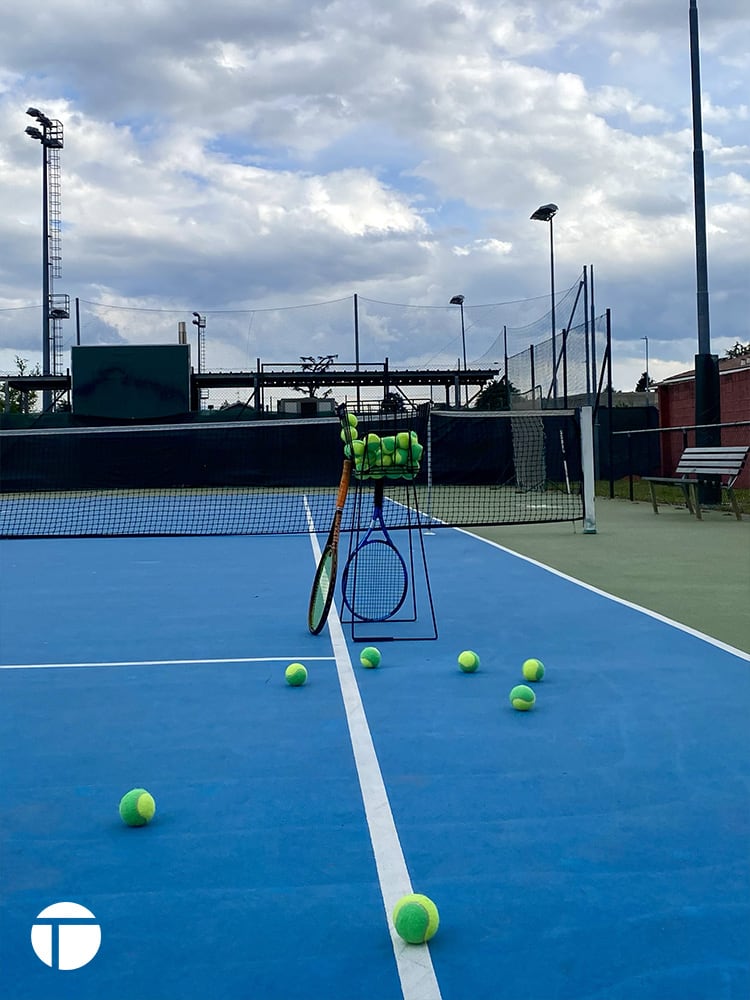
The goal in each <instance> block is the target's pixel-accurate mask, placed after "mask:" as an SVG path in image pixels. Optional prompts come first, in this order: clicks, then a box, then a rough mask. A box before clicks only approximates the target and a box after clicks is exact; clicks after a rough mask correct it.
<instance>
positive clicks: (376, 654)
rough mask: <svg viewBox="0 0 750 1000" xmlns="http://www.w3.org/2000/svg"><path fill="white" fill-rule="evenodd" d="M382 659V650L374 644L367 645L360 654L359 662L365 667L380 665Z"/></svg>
mask: <svg viewBox="0 0 750 1000" xmlns="http://www.w3.org/2000/svg"><path fill="white" fill-rule="evenodd" d="M381 659H382V657H381V655H380V650H379V649H376V648H375V647H374V646H367V648H366V649H363V650H362V652H361V653H360V654H359V662H360V663H361V664H362V666H363V667H379V666H380V661H381Z"/></svg>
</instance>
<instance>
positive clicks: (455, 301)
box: [449, 295, 469, 407]
mask: <svg viewBox="0 0 750 1000" xmlns="http://www.w3.org/2000/svg"><path fill="white" fill-rule="evenodd" d="M449 304H450V305H452V306H460V307H461V349H462V351H463V358H464V371H466V327H465V326H464V296H463V295H454V296H453V298H452V299H451V300H450V303H449ZM464 388H465V391H466V405H467V407H468V405H469V387H468V385H467V386H465V387H464Z"/></svg>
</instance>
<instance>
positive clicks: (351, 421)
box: [346, 413, 359, 427]
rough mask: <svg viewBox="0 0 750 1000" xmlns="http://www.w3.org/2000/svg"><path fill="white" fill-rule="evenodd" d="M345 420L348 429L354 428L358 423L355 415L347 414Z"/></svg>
mask: <svg viewBox="0 0 750 1000" xmlns="http://www.w3.org/2000/svg"><path fill="white" fill-rule="evenodd" d="M346 419H347V422H348V423H349V426H350V427H356V426H357V424H358V423H359V421H358V420H357V415H356V413H347V415H346Z"/></svg>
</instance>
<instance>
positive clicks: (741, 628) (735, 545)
mask: <svg viewBox="0 0 750 1000" xmlns="http://www.w3.org/2000/svg"><path fill="white" fill-rule="evenodd" d="M596 521H597V533H596V534H595V535H584V534H583V533H582V528H581V524H580V522H579V523H576V524H575V525H572V524H534V525H523V526H508V527H503V526H500V527H495V528H476V529H472V530H473V531H475V532H476V534H478V535H480V536H482V537H483V538H489V539H491V540H492V541H494V542H498V543H499V544H500V545H504V546H505V547H506V548H509V549H512V550H513V551H514V552H518V553H520V554H521V555H525V556H529V557H531V558H532V559H536V560H538V561H539V562H541V563H544V564H545V565H547V566H551V567H553V568H554V569H557V570H560V571H561V572H563V573H566V574H568V575H569V576H572V577H575V578H576V579H578V580H582V581H584V582H585V583H589V584H591V585H592V586H595V587H598V588H600V589H601V590H604V591H606V592H607V593H609V594H614V595H615V596H616V597H622V598H624V599H625V600H628V601H632V602H633V603H634V604H638V605H640V606H641V607H644V608H649V609H650V610H652V611H658V612H659V613H660V614H662V615H666V616H667V617H668V618H672V619H673V620H674V621H677V622H680V623H682V624H684V625H689V626H690V627H691V628H694V629H697V630H698V631H700V632H704V633H705V634H706V635H710V636H713V637H714V638H716V639H720V640H721V641H722V642H726V643H728V644H729V645H730V646H735V647H736V648H738V649H741V650H744V651H746V652H750V518H749V517H748V516H747V515H745V516H744V517H743V519H742V521H737V519H736V518H735V517H734V515H733V514H727V513H722V512H718V511H705V512H704V513H703V520H702V521H698V520H697V519H696V518H695V517H693V515H691V514H689V513H688V511H687V510H686V509H685V508H684V507H682V508H678V507H669V506H664V507H660V508H659V513H658V514H654V511H653V509H652V507H651V504H650V503H648V504H646V503H638V502H635V503H631V502H630V501H628V500H609V499H601V498H597V501H596Z"/></svg>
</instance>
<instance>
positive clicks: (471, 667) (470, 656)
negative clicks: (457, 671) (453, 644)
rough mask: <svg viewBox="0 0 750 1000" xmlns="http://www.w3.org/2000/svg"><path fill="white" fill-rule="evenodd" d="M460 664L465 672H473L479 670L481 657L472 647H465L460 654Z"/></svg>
mask: <svg viewBox="0 0 750 1000" xmlns="http://www.w3.org/2000/svg"><path fill="white" fill-rule="evenodd" d="M458 665H459V667H460V668H461V669H462V670H463V672H464V673H465V674H473V673H474V672H475V671H477V670H479V657H478V656H477V654H476V653H475V652H473V651H472V650H471V649H465V650H464V651H463V653H459V654H458Z"/></svg>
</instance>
